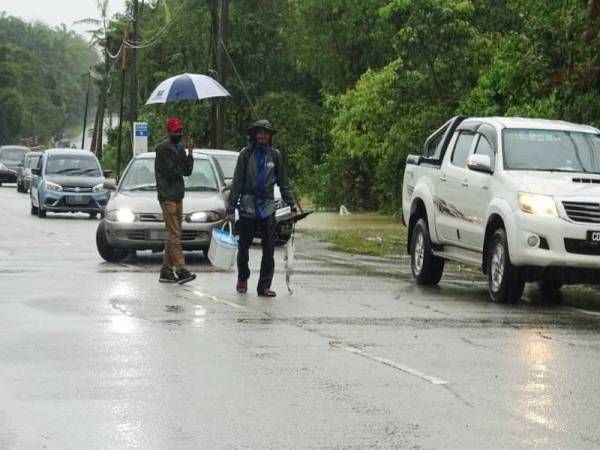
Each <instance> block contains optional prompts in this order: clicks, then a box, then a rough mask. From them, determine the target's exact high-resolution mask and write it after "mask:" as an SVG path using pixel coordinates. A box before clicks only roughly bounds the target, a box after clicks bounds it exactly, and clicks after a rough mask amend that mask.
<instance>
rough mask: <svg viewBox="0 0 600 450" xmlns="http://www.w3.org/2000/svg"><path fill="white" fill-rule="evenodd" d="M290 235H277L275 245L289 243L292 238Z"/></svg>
mask: <svg viewBox="0 0 600 450" xmlns="http://www.w3.org/2000/svg"><path fill="white" fill-rule="evenodd" d="M290 237H291V236H290V235H289V234H284V235H277V236H275V245H277V246H283V245H285V244H287V243H288V241H289V240H290Z"/></svg>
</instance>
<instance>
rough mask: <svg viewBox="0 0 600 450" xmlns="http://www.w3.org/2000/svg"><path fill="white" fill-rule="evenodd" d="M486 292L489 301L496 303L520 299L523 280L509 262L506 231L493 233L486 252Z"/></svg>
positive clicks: (500, 229)
mask: <svg viewBox="0 0 600 450" xmlns="http://www.w3.org/2000/svg"><path fill="white" fill-rule="evenodd" d="M487 255H488V259H487V273H488V292H489V296H490V300H491V301H492V302H497V303H514V302H517V301H519V300H520V299H521V296H522V295H523V290H524V289H525V279H524V278H523V276H522V273H521V271H520V270H519V269H518V268H517V267H515V266H513V265H512V263H511V262H510V253H509V250H508V240H507V238H506V231H504V229H502V228H499V229H497V230H496V231H495V232H494V235H493V236H492V239H491V241H490V249H489V251H488V252H487Z"/></svg>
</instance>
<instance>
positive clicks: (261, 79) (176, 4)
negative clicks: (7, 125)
mask: <svg viewBox="0 0 600 450" xmlns="http://www.w3.org/2000/svg"><path fill="white" fill-rule="evenodd" d="M140 3H142V2H140ZM214 3H215V0H159V1H153V2H144V4H145V6H144V8H143V10H142V11H140V15H139V26H140V40H139V42H138V44H139V47H141V48H140V49H139V50H138V75H137V79H138V81H139V84H138V86H139V88H138V96H139V97H138V103H139V104H140V105H143V102H144V100H145V99H146V98H147V97H148V95H149V94H150V93H151V91H152V89H153V88H154V87H155V86H156V85H157V84H158V83H159V82H160V81H162V80H163V79H165V78H167V77H169V76H172V75H176V74H180V73H184V72H196V73H208V74H214V69H215V64H214V63H213V55H214V54H215V51H216V49H217V48H218V46H219V45H221V44H220V43H219V42H216V41H215V39H214V33H213V32H212V21H211V9H210V8H211V5H214ZM131 17H132V14H131V2H129V3H128V10H127V11H122V14H120V15H119V16H117V17H115V18H113V19H112V21H111V23H110V26H109V29H110V32H111V33H112V34H111V39H105V40H104V41H105V42H109V43H110V45H109V47H110V53H113V54H114V53H116V52H117V50H118V43H119V42H118V41H119V39H120V36H121V35H122V33H123V31H124V30H125V29H127V28H128V29H129V32H130V33H131V30H132V25H131V24H132V20H131ZM599 30H600V1H598V0H560V1H559V0H553V1H547V0H326V1H324V0H243V1H242V0H229V32H228V33H227V34H228V35H227V38H226V42H227V50H228V55H227V62H228V65H227V67H228V68H227V73H226V74H225V75H226V77H227V78H226V82H225V84H226V87H227V88H228V89H229V91H230V92H231V93H232V98H231V99H229V100H227V101H226V109H227V112H226V119H227V144H226V146H227V147H229V148H234V149H237V148H240V147H241V146H243V145H244V144H245V142H246V136H245V130H246V127H247V126H248V124H249V123H250V122H251V121H253V120H254V119H255V118H258V117H266V118H269V119H271V120H272V121H273V122H274V124H275V125H276V127H278V128H279V129H280V133H279V134H278V135H277V136H276V143H277V145H278V146H279V147H280V148H281V149H282V150H283V152H284V154H285V156H286V158H287V159H288V161H289V165H290V169H291V173H292V179H293V180H294V182H295V185H296V188H297V190H300V191H301V192H302V193H303V194H304V195H308V196H310V197H311V198H312V199H313V200H314V201H315V202H316V203H317V204H320V205H331V206H337V205H339V204H341V203H344V204H346V205H347V206H350V207H354V208H363V209H376V210H387V211H389V212H397V211H398V210H399V209H400V208H401V206H402V205H401V203H400V189H401V180H402V175H403V170H404V162H405V158H406V155H407V154H408V153H410V152H413V153H414V152H418V151H419V149H420V147H421V145H422V143H423V141H424V139H425V138H426V136H427V135H428V134H429V133H430V132H431V131H432V130H434V129H435V128H437V127H438V126H439V125H441V124H442V123H443V122H445V121H446V120H447V119H448V118H449V117H451V116H453V115H457V114H466V115H521V116H532V117H533V116H535V117H547V118H556V119H564V120H571V121H575V122H585V123H590V124H593V125H600V90H599V89H598V88H599V87H600V61H599V58H600V56H598V55H600V52H599V50H600V39H599V37H598V32H599ZM98 41H99V42H102V39H99V40H98ZM2 42H3V43H4V42H5V40H4V39H3V40H2ZM10 51H12V50H11V49H10V48H8V49H7V48H3V50H2V51H0V61H5V60H6V59H7V58H6V57H4V59H2V58H3V57H2V55H3V54H5V53H6V52H10ZM130 52H131V50H130V49H129V50H128V55H129V54H130ZM8 59H11V58H8ZM12 60H13V59H11V61H12ZM119 66H120V63H119V61H118V60H116V61H114V62H113V61H112V60H111V61H110V67H112V68H113V71H112V72H111V73H110V74H109V78H110V80H109V82H106V83H105V84H106V85H107V86H109V87H110V92H108V93H107V94H108V95H107V104H110V105H112V108H113V109H112V110H113V111H114V105H115V104H117V99H118V97H119V93H120V78H121V74H120V71H119V70H118V69H119ZM1 67H2V70H0V77H3V79H4V78H6V77H7V75H6V74H7V73H8V72H7V70H8V71H9V70H10V67H9V65H6V64H5V65H3V66H1ZM105 67H109V66H108V65H106V64H105ZM128 70H129V71H130V69H128ZM8 78H11V77H10V75H8ZM130 78H131V73H130V72H128V75H127V79H128V80H130ZM105 81H106V80H105ZM71 84H73V83H71ZM1 86H2V88H3V89H2V90H0V104H6V105H12V106H11V108H12V109H14V110H15V111H27V108H25V106H23V108H21V107H20V105H26V104H27V101H26V99H25V98H23V95H22V92H21V89H20V88H19V86H15V87H13V86H10V85H8V86H7V85H5V84H4V83H2V85H1ZM129 86H130V83H127V84H126V87H125V88H126V90H127V89H129ZM19 92H21V96H19ZM129 94H130V93H129V91H128V92H126V98H129ZM61 101H62V100H61ZM66 103H69V102H66ZM127 104H128V102H126V109H127ZM43 110H44V109H43V108H42V111H43ZM126 114H127V112H126ZM169 114H180V115H182V116H183V117H184V119H185V120H186V122H187V123H188V124H189V128H190V129H191V131H192V133H193V134H194V136H195V137H196V141H197V145H198V146H208V145H210V144H211V142H210V133H209V128H210V124H211V102H209V101H205V102H201V103H181V104H175V105H168V106H151V107H140V110H139V116H140V119H143V120H147V121H148V122H149V123H150V125H151V133H152V135H151V146H154V145H155V144H156V143H157V142H158V141H160V140H161V139H163V138H164V137H165V136H164V131H163V129H164V122H165V119H166V117H167V115H169ZM25 115H26V113H23V117H24V116H25ZM49 115H53V116H56V115H54V114H49ZM8 120H14V121H21V120H22V118H21V115H20V114H11V116H10V117H8V118H3V121H5V122H6V121H8ZM128 129H129V128H128V127H127V126H126V127H125V131H124V134H123V142H124V143H125V146H124V147H125V149H127V147H128V145H129V142H130V137H129V131H128ZM116 138H117V133H116V132H115V131H114V130H113V131H111V133H110V135H109V142H108V143H107V145H106V146H105V148H104V150H105V155H104V160H105V163H107V165H109V166H113V167H114V166H115V164H116V161H115V154H116V146H115V143H116V140H117V139H116ZM127 159H128V153H126V154H125V155H124V160H123V161H122V164H124V163H126V160H127Z"/></svg>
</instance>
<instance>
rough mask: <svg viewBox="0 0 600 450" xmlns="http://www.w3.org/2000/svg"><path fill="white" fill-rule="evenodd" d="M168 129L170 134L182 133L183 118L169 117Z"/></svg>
mask: <svg viewBox="0 0 600 450" xmlns="http://www.w3.org/2000/svg"><path fill="white" fill-rule="evenodd" d="M167 131H168V133H169V134H181V132H182V131H183V120H181V119H180V118H179V117H169V118H168V119H167Z"/></svg>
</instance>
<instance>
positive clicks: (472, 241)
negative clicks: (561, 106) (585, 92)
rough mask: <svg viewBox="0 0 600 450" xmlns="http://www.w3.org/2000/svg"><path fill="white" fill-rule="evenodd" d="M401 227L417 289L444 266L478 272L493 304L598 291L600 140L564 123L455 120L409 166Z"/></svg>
mask: <svg viewBox="0 0 600 450" xmlns="http://www.w3.org/2000/svg"><path fill="white" fill-rule="evenodd" d="M402 200H403V220H404V223H405V224H406V225H407V226H408V252H409V254H410V255H411V267H412V272H413V275H414V278H415V280H416V282H417V283H418V284H422V285H435V284H437V283H438V282H439V281H440V279H441V276H442V272H443V270H444V263H445V261H446V260H451V261H458V262H461V263H464V264H471V265H475V266H478V267H481V269H482V271H483V273H484V274H487V276H488V290H489V297H490V299H491V300H492V301H495V302H513V301H517V300H519V299H520V298H521V296H522V294H523V289H524V286H525V283H526V282H538V285H539V287H540V289H541V290H542V294H543V295H542V298H553V295H554V294H556V293H557V292H558V291H559V289H560V288H561V287H562V286H563V285H564V284H578V283H587V284H600V131H599V130H598V129H596V128H593V127H590V126H584V125H575V124H571V123H567V122H561V121H550V120H537V119H521V118H503V117H489V118H464V117H455V118H453V119H451V120H450V121H448V122H447V123H446V124H445V125H443V126H442V127H441V128H440V129H438V130H437V131H436V132H435V133H433V134H432V135H431V136H430V137H429V139H428V140H427V142H426V143H425V148H424V154H423V155H420V156H415V155H410V156H409V157H408V159H407V164H406V170H405V173H404V180H403V187H402Z"/></svg>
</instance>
